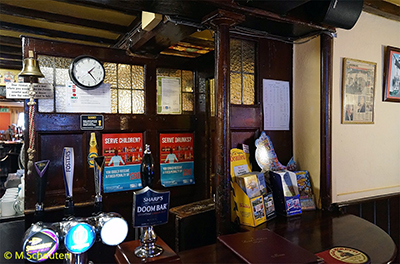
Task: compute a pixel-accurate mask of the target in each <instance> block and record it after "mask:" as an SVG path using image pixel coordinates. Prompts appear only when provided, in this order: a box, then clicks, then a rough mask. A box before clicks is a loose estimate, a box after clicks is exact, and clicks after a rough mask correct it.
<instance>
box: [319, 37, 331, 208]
mask: <svg viewBox="0 0 400 264" xmlns="http://www.w3.org/2000/svg"><path fill="white" fill-rule="evenodd" d="M332 57H333V38H332V36H330V35H327V34H321V175H320V178H321V182H320V185H321V186H320V188H321V203H322V209H330V206H331V204H332V166H331V165H332V71H333V65H332V63H333V58H332Z"/></svg>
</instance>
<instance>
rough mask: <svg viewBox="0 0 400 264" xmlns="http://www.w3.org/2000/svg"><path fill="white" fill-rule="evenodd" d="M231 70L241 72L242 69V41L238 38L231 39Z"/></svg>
mask: <svg viewBox="0 0 400 264" xmlns="http://www.w3.org/2000/svg"><path fill="white" fill-rule="evenodd" d="M230 55H231V58H230V59H231V71H237V72H240V71H241V70H242V66H241V61H242V49H241V41H240V40H237V39H231V51H230Z"/></svg>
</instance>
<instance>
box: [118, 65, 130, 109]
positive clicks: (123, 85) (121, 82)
mask: <svg viewBox="0 0 400 264" xmlns="http://www.w3.org/2000/svg"><path fill="white" fill-rule="evenodd" d="M118 88H119V89H131V65H129V64H118ZM129 102H130V100H129ZM120 109H121V107H120ZM120 113H121V112H120Z"/></svg>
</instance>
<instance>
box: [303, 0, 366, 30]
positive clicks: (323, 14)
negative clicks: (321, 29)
mask: <svg viewBox="0 0 400 264" xmlns="http://www.w3.org/2000/svg"><path fill="white" fill-rule="evenodd" d="M363 4H364V0H329V1H320V0H317V1H312V2H309V3H307V6H308V7H309V8H310V10H308V13H309V15H310V16H311V17H314V19H312V20H313V21H315V22H319V23H322V24H325V25H328V26H333V27H338V28H343V29H351V28H352V27H353V26H354V25H355V24H356V22H357V20H358V18H359V17H360V15H361V11H362V8H363Z"/></svg>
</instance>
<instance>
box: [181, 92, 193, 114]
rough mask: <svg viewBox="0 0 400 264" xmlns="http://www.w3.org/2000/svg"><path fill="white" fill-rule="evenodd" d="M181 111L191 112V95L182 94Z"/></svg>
mask: <svg viewBox="0 0 400 264" xmlns="http://www.w3.org/2000/svg"><path fill="white" fill-rule="evenodd" d="M182 105H183V106H182V107H183V109H182V110H183V111H193V105H194V96H193V94H192V93H182Z"/></svg>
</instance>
